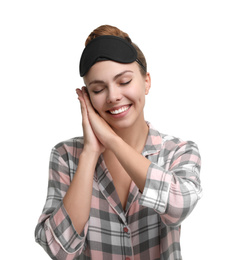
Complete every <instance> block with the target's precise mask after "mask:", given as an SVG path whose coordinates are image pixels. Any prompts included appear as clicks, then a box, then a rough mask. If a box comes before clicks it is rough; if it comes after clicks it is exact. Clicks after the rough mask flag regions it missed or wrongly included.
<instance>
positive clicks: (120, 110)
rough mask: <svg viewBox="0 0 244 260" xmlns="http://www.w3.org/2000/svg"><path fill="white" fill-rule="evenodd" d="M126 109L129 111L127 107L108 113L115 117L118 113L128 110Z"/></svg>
mask: <svg viewBox="0 0 244 260" xmlns="http://www.w3.org/2000/svg"><path fill="white" fill-rule="evenodd" d="M128 109H129V106H126V107H121V108H120V109H118V110H112V111H110V113H111V114H113V115H117V114H120V113H122V112H124V111H126V110H128Z"/></svg>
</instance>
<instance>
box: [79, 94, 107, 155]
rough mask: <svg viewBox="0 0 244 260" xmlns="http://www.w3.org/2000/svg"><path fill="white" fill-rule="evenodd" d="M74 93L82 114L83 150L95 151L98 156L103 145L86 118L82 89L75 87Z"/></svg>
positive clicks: (86, 111)
mask: <svg viewBox="0 0 244 260" xmlns="http://www.w3.org/2000/svg"><path fill="white" fill-rule="evenodd" d="M76 93H77V95H78V99H79V101H80V105H81V114H82V128H83V134H84V150H85V151H89V152H93V153H97V154H98V156H99V155H100V154H101V153H103V152H104V151H105V147H104V146H103V144H102V143H101V142H100V141H99V140H98V138H97V137H96V135H95V134H94V132H93V130H92V127H91V124H90V121H89V118H88V110H87V105H86V101H85V99H84V91H81V90H80V89H76Z"/></svg>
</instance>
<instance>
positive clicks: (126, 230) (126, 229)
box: [124, 227, 129, 260]
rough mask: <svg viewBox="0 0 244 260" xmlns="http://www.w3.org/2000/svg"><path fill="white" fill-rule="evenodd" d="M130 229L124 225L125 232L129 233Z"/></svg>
mask: <svg viewBox="0 0 244 260" xmlns="http://www.w3.org/2000/svg"><path fill="white" fill-rule="evenodd" d="M128 231H129V229H128V228H127V227H124V232H125V233H128ZM128 259H129V258H128ZM128 259H126V260H128Z"/></svg>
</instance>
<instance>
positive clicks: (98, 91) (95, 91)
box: [92, 88, 103, 94]
mask: <svg viewBox="0 0 244 260" xmlns="http://www.w3.org/2000/svg"><path fill="white" fill-rule="evenodd" d="M102 91H103V88H102V89H100V90H93V91H92V92H93V93H94V94H98V93H100V92H102Z"/></svg>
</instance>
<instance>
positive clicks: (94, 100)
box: [90, 97, 104, 114]
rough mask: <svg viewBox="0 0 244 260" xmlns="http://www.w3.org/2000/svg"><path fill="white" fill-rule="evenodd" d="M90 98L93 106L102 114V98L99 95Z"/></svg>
mask: <svg viewBox="0 0 244 260" xmlns="http://www.w3.org/2000/svg"><path fill="white" fill-rule="evenodd" d="M90 100H91V104H92V106H93V108H94V109H95V110H96V111H97V112H98V113H99V114H100V111H101V110H102V108H103V104H104V103H103V102H102V99H101V98H98V97H91V98H90Z"/></svg>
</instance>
